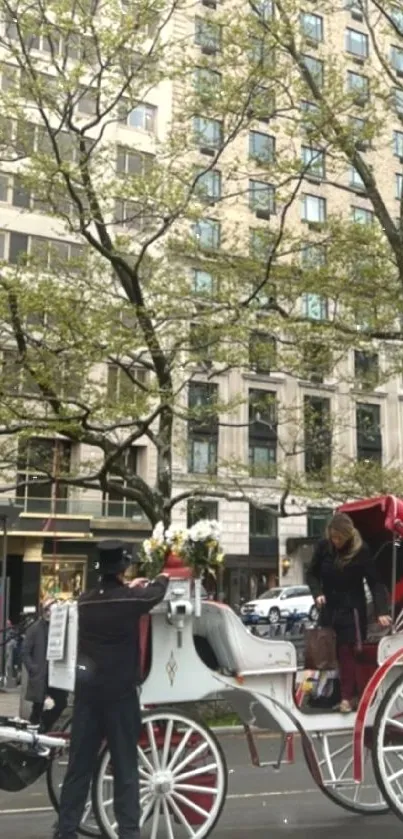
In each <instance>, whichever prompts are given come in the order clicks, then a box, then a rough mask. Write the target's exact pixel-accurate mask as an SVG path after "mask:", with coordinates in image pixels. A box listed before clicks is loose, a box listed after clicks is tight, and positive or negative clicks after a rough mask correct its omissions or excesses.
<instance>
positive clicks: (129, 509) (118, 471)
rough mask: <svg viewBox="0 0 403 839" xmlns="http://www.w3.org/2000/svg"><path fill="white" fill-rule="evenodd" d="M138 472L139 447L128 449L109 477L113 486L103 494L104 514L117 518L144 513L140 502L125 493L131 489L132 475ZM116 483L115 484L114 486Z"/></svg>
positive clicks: (114, 465) (112, 468)
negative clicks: (139, 504)
mask: <svg viewBox="0 0 403 839" xmlns="http://www.w3.org/2000/svg"><path fill="white" fill-rule="evenodd" d="M136 474H137V449H136V448H135V447H134V446H133V447H132V448H128V449H126V451H124V452H123V453H122V455H121V456H120V457H119V458H117V459H116V460H115V461H114V463H113V466H112V467H111V470H110V472H108V475H107V478H108V481H109V482H110V484H111V486H110V487H109V489H108V491H107V492H104V493H103V496H102V515H103V516H106V517H108V518H115V519H133V518H139V517H140V516H141V515H142V514H141V511H140V508H139V506H138V504H137V503H136V502H135V501H133V500H132V499H131V498H130V497H128V496H126V495H125V491H127V490H129V489H130V484H131V476H135V475H136ZM113 485H114V486H113Z"/></svg>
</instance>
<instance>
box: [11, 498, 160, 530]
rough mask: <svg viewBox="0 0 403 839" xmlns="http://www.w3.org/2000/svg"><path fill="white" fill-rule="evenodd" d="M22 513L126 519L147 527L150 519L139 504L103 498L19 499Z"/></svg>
mask: <svg viewBox="0 0 403 839" xmlns="http://www.w3.org/2000/svg"><path fill="white" fill-rule="evenodd" d="M16 501H17V503H18V506H19V507H21V508H22V513H25V514H27V515H30V514H32V515H41V516H51V517H57V516H83V517H85V518H91V519H103V518H112V519H126V520H130V521H133V522H139V523H140V524H144V525H147V523H148V519H147V517H146V516H145V514H144V513H143V511H142V510H141V509H140V507H139V506H138V504H136V503H134V502H133V501H129V500H126V499H120V500H119V501H110V500H109V499H103V498H102V497H100V496H98V497H96V496H95V497H89V496H84V497H77V496H76V497H67V498H51V497H48V498H46V497H45V498H44V497H42V498H35V497H31V496H29V497H25V498H24V497H22V498H21V497H18V498H17V499H16Z"/></svg>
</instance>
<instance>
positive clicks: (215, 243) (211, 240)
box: [193, 219, 221, 250]
mask: <svg viewBox="0 0 403 839" xmlns="http://www.w3.org/2000/svg"><path fill="white" fill-rule="evenodd" d="M193 235H194V237H195V239H196V241H197V244H198V245H199V247H200V248H204V249H206V250H216V249H217V248H219V247H220V239H221V225H220V222H219V221H215V220H214V219H201V220H200V221H198V222H196V224H195V225H194V226H193Z"/></svg>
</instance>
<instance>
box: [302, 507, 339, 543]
mask: <svg viewBox="0 0 403 839" xmlns="http://www.w3.org/2000/svg"><path fill="white" fill-rule="evenodd" d="M332 515H333V510H332V509H331V507H308V509H307V514H306V518H307V530H308V539H323V538H324V536H325V534H326V528H327V526H328V524H329V521H330V519H331V518H332Z"/></svg>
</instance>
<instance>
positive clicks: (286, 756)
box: [244, 723, 294, 771]
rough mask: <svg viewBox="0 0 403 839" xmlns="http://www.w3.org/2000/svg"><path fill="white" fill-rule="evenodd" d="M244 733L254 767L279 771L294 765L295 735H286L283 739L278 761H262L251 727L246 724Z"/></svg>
mask: <svg viewBox="0 0 403 839" xmlns="http://www.w3.org/2000/svg"><path fill="white" fill-rule="evenodd" d="M244 731H245V736H246V742H247V744H248V748H249V754H250V757H251V761H252V766H258V767H259V768H262V767H266V766H269V767H271V768H272V769H275V770H277V771H278V770H279V769H280V768H281V766H289V765H290V764H292V763H294V735H293V734H284V735H283V736H282V738H281V744H280V750H279V755H278V758H277V760H265V761H261V760H260V757H259V752H258V750H257V746H256V742H255V738H254V736H253V734H252V731H251V728H250V726H249V725H247V724H245V723H244Z"/></svg>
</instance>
